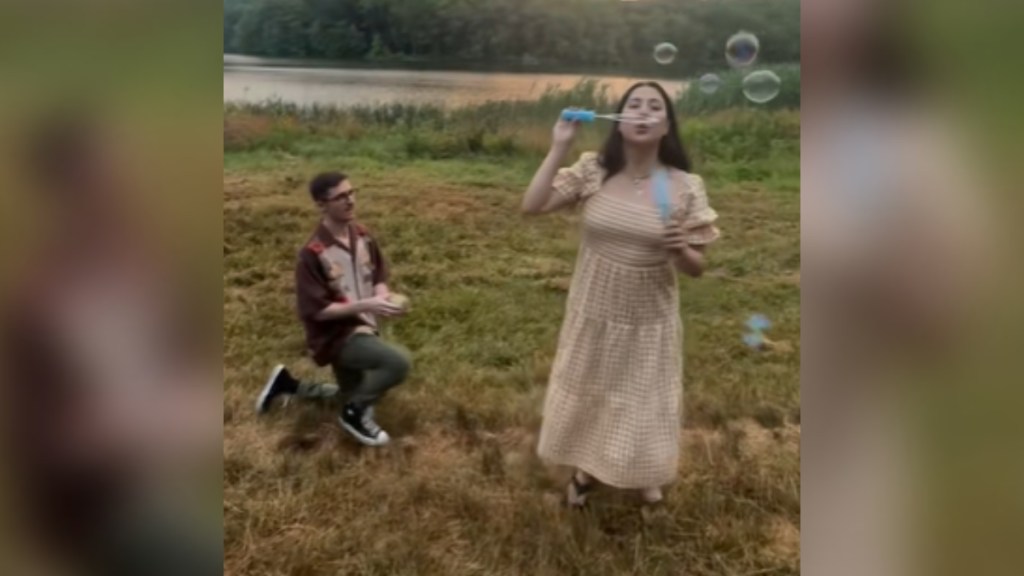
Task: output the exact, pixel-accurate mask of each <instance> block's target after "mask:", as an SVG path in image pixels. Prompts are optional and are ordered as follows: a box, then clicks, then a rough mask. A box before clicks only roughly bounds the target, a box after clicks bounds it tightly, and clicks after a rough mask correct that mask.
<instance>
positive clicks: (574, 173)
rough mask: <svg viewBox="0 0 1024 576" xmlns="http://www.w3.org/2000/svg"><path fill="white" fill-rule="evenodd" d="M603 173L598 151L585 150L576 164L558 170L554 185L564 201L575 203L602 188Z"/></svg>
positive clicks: (568, 203) (569, 203)
mask: <svg viewBox="0 0 1024 576" xmlns="http://www.w3.org/2000/svg"><path fill="white" fill-rule="evenodd" d="M603 175H604V169H603V168H602V167H601V164H600V163H599V162H598V157H597V152H584V153H583V154H581V155H580V158H579V160H577V161H576V163H575V164H573V165H572V166H569V167H566V168H561V169H559V170H558V172H557V173H556V174H555V179H554V182H553V183H552V187H553V188H554V189H555V193H557V194H558V196H559V198H560V199H561V200H562V202H564V203H565V204H567V205H574V204H578V203H579V202H581V201H583V200H586V199H587V198H589V197H591V196H593V195H594V194H596V193H597V192H598V190H600V189H601V184H602V183H603V182H602V180H603Z"/></svg>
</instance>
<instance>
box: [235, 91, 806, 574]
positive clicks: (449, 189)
mask: <svg viewBox="0 0 1024 576" xmlns="http://www.w3.org/2000/svg"><path fill="white" fill-rule="evenodd" d="M460 113H461V114H464V115H465V116H466V117H472V116H473V114H472V112H471V111H470V112H465V111H463V112H460ZM413 116H414V117H413V118H412V120H403V122H404V123H405V124H404V125H403V126H395V125H393V124H389V123H388V122H387V121H381V122H374V121H371V120H365V119H364V120H362V121H360V120H358V119H356V118H353V117H352V116H350V115H346V114H345V113H343V112H332V113H331V114H329V115H326V116H323V115H317V114H313V115H310V116H309V117H300V116H296V115H292V114H283V113H280V111H271V112H265V113H261V112H260V111H259V110H245V111H239V110H234V111H229V113H228V114H227V115H226V120H225V134H226V141H225V142H226V143H225V146H226V151H225V172H224V349H225V352H224V353H225V357H224V378H225V383H224V386H225V392H224V396H225V404H224V514H225V518H224V522H225V526H224V537H225V547H226V548H225V564H224V567H225V574H231V575H239V576H240V575H243V574H244V575H253V576H256V575H259V576H271V575H297V576H313V575H336V574H368V575H369V574H380V575H384V574H410V575H412V574H444V575H463V574H466V575H468V574H480V575H485V574H486V575H513V574H515V575H518V574H531V575H532V574H537V575H564V574H581V575H582V574H587V575H610V574H645V575H646V574H666V575H668V574H672V575H678V574H691V575H701V574H706V575H712V574H714V575H728V574H736V575H741V574H795V573H798V571H799V569H798V565H799V538H800V537H799V516H800V504H799V503H800V500H799V490H800V487H799V483H800V482H799V481H800V470H799V435H800V432H799V417H800V412H799V380H798V373H799V301H800V295H799V278H800V276H799V269H800V258H799V151H798V141H799V116H798V113H797V112H785V111H779V112H763V111H762V112H758V111H742V112H723V113H718V114H716V115H714V116H710V117H699V118H684V119H683V122H684V126H685V128H684V132H685V135H686V139H687V143H688V145H689V146H690V147H691V148H692V150H693V153H694V156H695V157H696V158H697V160H698V166H699V168H700V170H699V171H700V173H702V174H703V175H704V176H705V178H706V180H707V185H708V189H709V194H710V199H711V202H712V204H713V206H714V207H715V208H716V209H717V210H718V211H719V214H720V216H721V219H720V221H719V225H720V227H721V229H722V231H723V238H722V240H721V241H720V242H719V243H717V244H716V245H715V246H714V247H713V248H712V250H711V251H710V252H709V264H710V265H709V272H708V274H706V275H705V277H703V278H701V279H699V280H692V279H685V278H682V279H681V290H682V309H681V311H680V313H681V314H682V318H683V322H684V325H685V346H684V354H685V385H684V386H685V399H684V404H685V418H684V422H683V423H682V425H683V426H684V453H683V458H682V462H681V465H680V469H679V480H678V482H677V483H676V484H674V485H673V486H671V487H670V488H669V489H668V491H667V494H666V496H667V501H666V504H665V506H664V507H663V508H661V509H660V510H653V511H651V510H644V509H643V508H642V507H641V506H639V505H638V503H637V500H636V497H635V495H632V494H624V493H618V492H614V491H602V492H599V493H598V494H597V495H596V497H595V498H594V499H593V501H592V502H593V505H592V507H591V509H590V510H588V511H585V512H582V513H580V512H570V511H567V510H565V509H563V508H562V507H561V505H560V499H561V496H562V493H563V487H564V482H565V481H566V480H567V478H568V476H567V474H566V472H565V471H563V470H554V469H549V468H547V467H546V466H544V465H543V464H542V463H541V462H539V461H538V460H537V458H536V456H535V454H534V448H535V445H536V436H537V431H538V429H539V426H540V422H541V406H542V402H543V397H544V392H545V387H546V384H547V375H548V372H549V370H550V368H551V364H552V360H553V358H554V354H555V345H556V340H557V336H558V330H559V327H560V323H561V319H562V317H563V312H564V305H565V299H566V292H567V288H568V286H569V281H570V278H571V275H572V270H573V264H574V258H575V254H576V250H577V244H578V239H579V215H578V214H576V213H571V212H569V213H562V214H556V215H548V216H543V217H536V218H531V217H525V216H521V215H520V214H519V212H518V204H519V201H520V199H521V195H522V192H523V190H524V189H525V187H526V185H527V183H528V182H529V179H530V177H531V176H532V173H533V170H534V169H535V168H536V166H537V165H538V163H539V162H540V160H541V158H542V157H543V154H544V151H545V149H546V146H547V139H548V138H549V134H550V122H548V121H545V120H543V119H539V120H534V119H532V118H530V117H528V116H527V117H520V118H518V120H516V119H513V120H511V121H509V120H505V121H504V122H502V121H500V120H496V125H495V126H493V130H494V131H495V133H501V134H504V135H505V136H506V137H507V138H508V141H509V142H510V143H511V144H509V143H505V144H500V143H496V142H498V141H497V140H494V139H493V134H492V133H491V132H488V133H485V134H484V135H483V139H482V140H481V143H480V145H479V146H478V147H477V149H476V150H469V149H462V148H460V146H459V142H460V141H463V140H460V139H462V138H463V136H465V135H468V136H469V137H473V138H475V137H476V136H475V132H473V130H472V123H470V122H468V121H466V122H459V121H458V119H454V120H449V121H448V122H450V123H449V124H448V125H445V126H444V127H443V128H439V127H437V126H435V125H433V124H432V125H431V126H430V127H425V126H424V125H422V124H419V123H417V121H416V118H415V114H414V115H413ZM538 116H541V115H538ZM431 122H438V120H437V119H436V118H435V117H434V116H433V113H431ZM441 122H442V123H443V121H441ZM239 134H241V135H242V136H239ZM602 137H603V130H601V129H599V128H588V129H586V130H584V132H583V134H581V138H580V142H579V143H578V146H577V150H576V153H578V152H579V151H582V150H585V149H592V148H594V147H596V146H597V145H598V143H599V142H600V140H601V138H602ZM488 142H490V143H492V144H493V145H492V144H488ZM437 143H447V144H446V145H448V146H450V147H451V150H450V152H448V153H444V154H438V153H437V149H438V147H437V146H434V145H433V144H437ZM324 169H341V170H343V171H345V172H348V173H350V174H351V175H352V178H353V183H354V184H355V185H356V186H357V187H358V188H359V190H360V194H359V198H358V211H359V214H360V218H361V219H362V220H363V221H364V222H365V223H366V224H368V225H369V226H370V228H371V229H372V230H373V231H374V232H375V233H376V234H377V236H378V238H379V240H380V242H381V244H382V247H383V249H384V251H385V254H386V255H387V257H388V258H389V259H390V261H391V262H392V265H393V272H394V276H393V279H392V282H391V285H392V289H393V290H395V291H398V292H402V293H405V294H407V295H409V296H410V297H411V299H412V302H413V308H412V311H411V313H410V314H409V315H408V316H407V317H404V318H401V319H398V320H393V321H390V322H389V323H388V324H387V325H386V326H385V336H386V337H387V338H390V339H392V340H394V341H396V342H398V343H400V344H402V345H404V346H406V347H408V348H409V349H410V350H411V351H412V352H413V354H414V369H413V372H412V375H411V377H410V379H409V381H408V382H407V383H406V384H404V385H403V386H402V387H400V388H398V389H396V390H395V391H394V392H393V393H392V394H391V395H389V396H388V397H387V399H386V400H385V401H384V402H383V403H382V404H381V405H380V407H379V408H378V419H379V421H380V422H381V424H382V426H383V427H384V428H385V429H387V430H388V431H389V432H391V433H392V436H393V437H395V438H396V440H395V441H394V442H393V443H392V445H391V446H389V447H387V448H383V449H364V448H361V447H359V446H358V445H357V444H356V443H355V442H354V441H353V440H351V439H350V438H348V437H347V436H346V435H345V433H344V432H343V431H341V430H340V429H339V428H338V427H337V425H336V424H335V422H334V417H333V414H334V412H333V407H332V406H330V405H329V404H321V405H314V404H302V403H292V404H290V405H288V406H282V407H278V408H277V409H276V410H275V411H274V412H273V413H272V414H271V415H269V416H266V417H263V418H257V417H256V416H255V414H254V413H253V409H252V404H253V401H254V398H255V395H256V394H257V393H258V391H259V389H260V387H261V386H262V384H263V383H264V381H265V379H266V377H267V374H268V371H269V370H270V369H271V367H272V366H273V365H274V364H275V363H277V362H285V363H287V364H288V365H289V366H290V367H292V369H293V371H294V372H295V373H297V374H299V375H301V376H303V377H305V378H310V379H316V380H321V381H327V380H330V379H331V374H330V371H329V370H326V369H318V368H316V367H315V366H314V365H313V364H312V363H311V362H310V361H309V360H307V359H305V358H304V349H305V346H304V342H303V335H302V329H301V326H300V325H299V323H298V321H297V319H296V316H295V312H294V296H293V284H292V282H293V264H294V259H295V253H296V251H297V249H298V248H299V247H300V246H301V245H302V244H303V242H304V241H305V240H306V239H307V237H308V235H309V233H310V232H311V230H312V229H313V227H314V226H315V224H316V222H317V212H316V210H315V208H314V207H313V206H312V205H311V202H310V200H309V198H308V195H307V192H306V189H305V184H306V181H307V180H308V178H309V177H310V176H311V175H312V174H313V173H315V172H317V171H320V170H324ZM754 312H761V313H764V314H766V315H767V316H768V317H769V318H770V319H771V320H772V321H773V323H774V325H773V326H772V328H771V330H770V331H769V333H768V335H769V337H770V338H771V339H772V340H774V341H776V342H778V343H779V345H778V346H777V347H775V348H774V349H772V350H768V351H763V352H758V351H753V350H750V349H747V348H746V347H745V346H744V344H743V342H742V340H741V337H742V334H743V332H744V330H745V326H744V323H745V321H746V319H747V317H748V316H749V315H750V314H751V313H754Z"/></svg>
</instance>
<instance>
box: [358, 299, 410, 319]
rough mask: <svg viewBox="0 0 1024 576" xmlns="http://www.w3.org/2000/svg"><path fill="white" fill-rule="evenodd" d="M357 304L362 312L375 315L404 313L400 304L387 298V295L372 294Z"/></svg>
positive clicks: (398, 314) (385, 315)
mask: <svg viewBox="0 0 1024 576" xmlns="http://www.w3.org/2000/svg"><path fill="white" fill-rule="evenodd" d="M359 306H360V308H362V310H363V312H366V313H369V314H374V315H376V316H384V317H388V316H401V315H402V314H405V311H404V310H402V308H401V306H398V305H396V304H394V303H393V302H391V301H390V300H388V297H387V296H374V297H373V298H367V299H365V300H360V301H359Z"/></svg>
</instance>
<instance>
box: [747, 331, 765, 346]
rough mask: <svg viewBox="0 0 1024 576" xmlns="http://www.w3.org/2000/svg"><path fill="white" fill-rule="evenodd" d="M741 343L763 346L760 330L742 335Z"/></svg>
mask: <svg viewBox="0 0 1024 576" xmlns="http://www.w3.org/2000/svg"><path fill="white" fill-rule="evenodd" d="M743 343H744V344H746V345H747V346H749V347H751V348H761V347H762V346H764V336H762V335H761V333H760V332H749V333H747V334H744V335H743Z"/></svg>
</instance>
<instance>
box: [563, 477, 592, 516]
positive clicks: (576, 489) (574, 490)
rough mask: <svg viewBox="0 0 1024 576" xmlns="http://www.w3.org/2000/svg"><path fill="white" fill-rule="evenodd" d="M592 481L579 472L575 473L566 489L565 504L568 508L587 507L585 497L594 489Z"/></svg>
mask: <svg viewBox="0 0 1024 576" xmlns="http://www.w3.org/2000/svg"><path fill="white" fill-rule="evenodd" d="M594 484H595V482H594V479H593V478H591V477H590V476H588V475H587V473H586V472H583V471H581V470H578V471H576V472H575V473H574V474H573V475H572V480H570V481H569V486H568V487H566V494H565V503H566V504H567V505H568V506H569V507H570V508H583V507H584V506H586V505H587V495H588V494H589V493H590V491H591V490H593V489H594Z"/></svg>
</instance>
